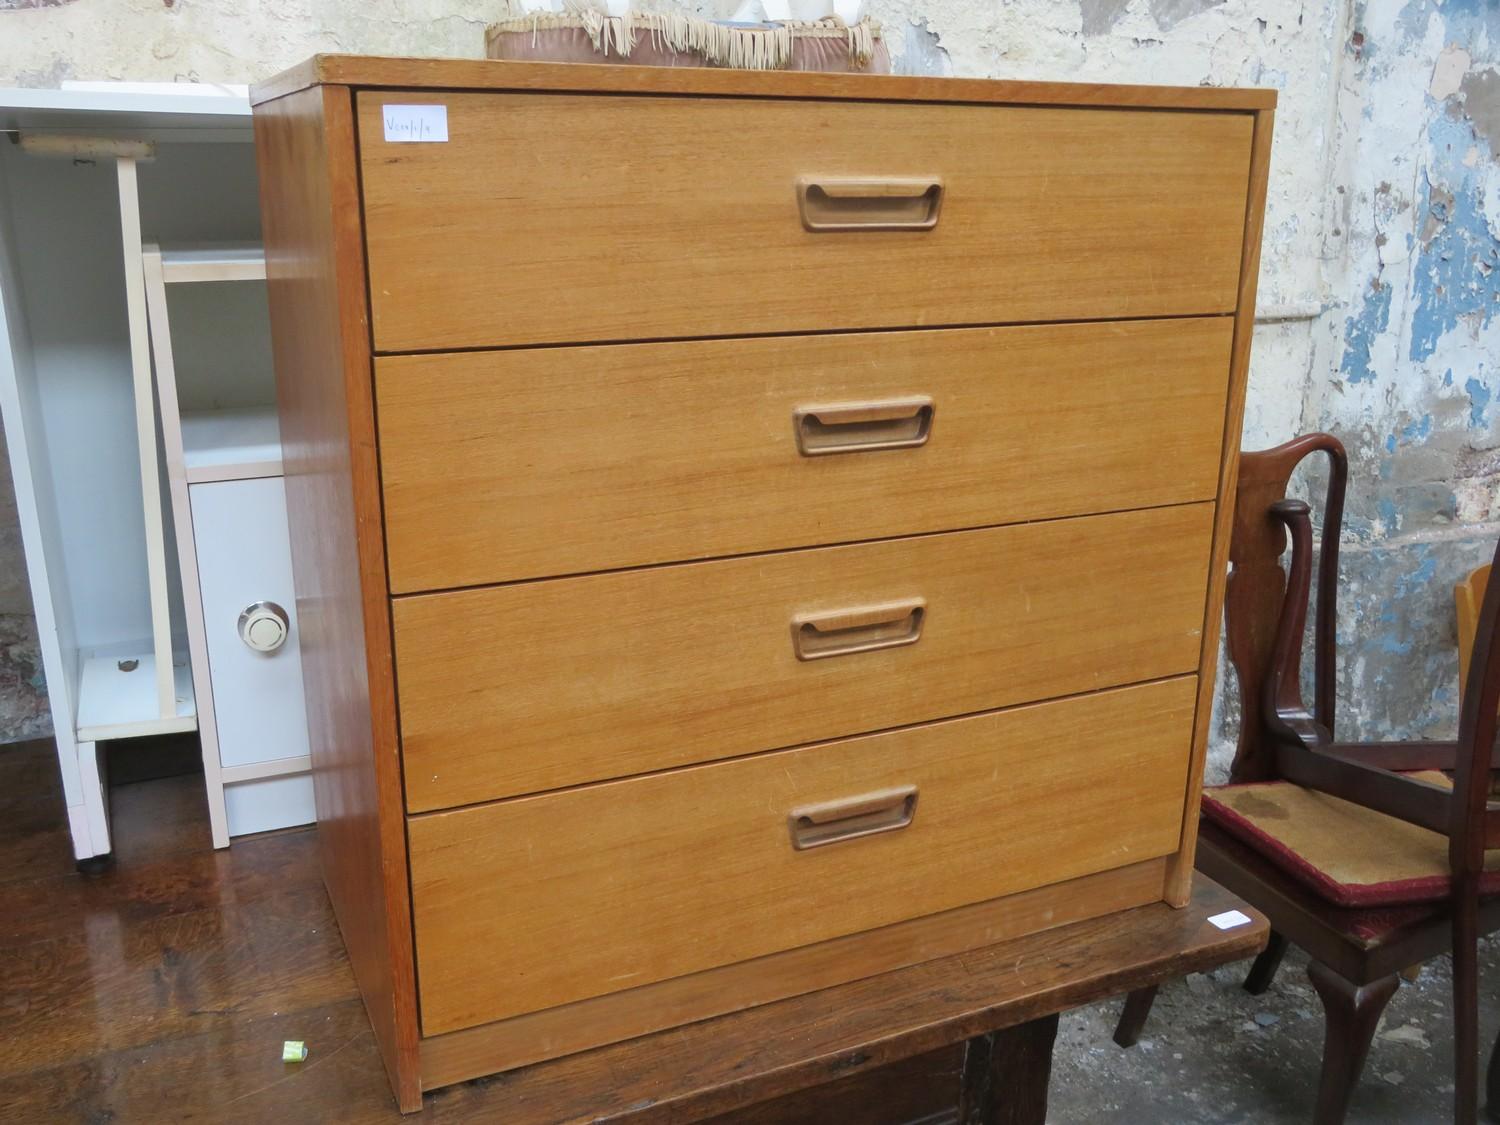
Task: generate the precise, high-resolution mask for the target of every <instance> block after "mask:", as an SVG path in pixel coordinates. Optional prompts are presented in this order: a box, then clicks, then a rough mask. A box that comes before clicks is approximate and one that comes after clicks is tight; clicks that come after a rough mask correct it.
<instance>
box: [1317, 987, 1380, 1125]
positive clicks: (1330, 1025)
mask: <svg viewBox="0 0 1500 1125" xmlns="http://www.w3.org/2000/svg"><path fill="white" fill-rule="evenodd" d="M1307 976H1308V979H1310V980H1311V981H1312V985H1313V987H1314V988H1315V989H1317V991H1318V997H1319V999H1321V1000H1322V1001H1323V1015H1324V1019H1325V1021H1326V1022H1325V1024H1324V1031H1323V1073H1322V1077H1321V1078H1320V1079H1319V1080H1318V1107H1317V1111H1316V1112H1315V1113H1314V1114H1313V1121H1314V1123H1315V1125H1341V1123H1342V1122H1343V1120H1344V1115H1345V1114H1346V1113H1348V1112H1349V1099H1350V1097H1351V1096H1352V1095H1353V1093H1354V1085H1355V1083H1356V1082H1358V1081H1359V1074H1360V1071H1362V1070H1364V1068H1365V1056H1366V1055H1368V1054H1369V1053H1370V1040H1371V1039H1373V1038H1374V1037H1375V1025H1376V1024H1377V1023H1378V1022H1379V1021H1380V1013H1381V1012H1382V1011H1384V1010H1385V1006H1386V1003H1387V1002H1388V1001H1389V1000H1390V998H1391V997H1392V996H1394V995H1395V993H1396V986H1397V985H1398V984H1399V983H1400V980H1401V978H1400V977H1399V976H1397V975H1396V974H1395V973H1392V974H1391V975H1390V976H1388V977H1381V978H1380V979H1379V980H1375V981H1371V982H1370V983H1369V984H1362V985H1355V984H1353V983H1352V982H1350V981H1349V980H1347V979H1346V978H1344V977H1342V976H1340V975H1339V974H1338V973H1336V972H1334V971H1333V970H1332V969H1330V968H1329V967H1328V966H1327V965H1325V964H1323V963H1322V962H1321V961H1313V962H1312V963H1311V964H1309V965H1308V966H1307Z"/></svg>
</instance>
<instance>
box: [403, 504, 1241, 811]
mask: <svg viewBox="0 0 1500 1125" xmlns="http://www.w3.org/2000/svg"><path fill="white" fill-rule="evenodd" d="M1212 519H1213V505H1211V504H1189V505H1183V506H1180V507H1174V508H1158V509H1150V510H1146V511H1140V512H1125V513H1120V514H1115V515H1104V516H1088V517H1083V518H1080V519H1075V520H1056V521H1052V522H1046V523H1035V524H1024V525H1018V526H1012V527H1002V528H990V529H986V530H981V531H965V532H954V533H951V534H946V535H934V536H920V537H916V538H911V539H896V540H887V541H884V542H878V543H862V544H856V545H853V546H846V547H826V548H818V549H815V550H808V551H793V552H787V553H784V554H776V555H761V556H753V557H749V558H743V559H730V560H725V561H718V562H705V563H689V564H685V565H681V566H667V567H656V568H652V569H647V570H635V571H621V572H617V573H614V574H600V575H590V576H588V577H584V578H562V579H552V580H548V581H545V582H531V583H523V584H518V585H514V586H500V587H490V588H485V589H479V590H465V591H460V592H456V593H448V594H419V595H414V596H411V597H406V598H399V599H397V600H396V602H395V608H394V615H395V622H396V665H397V677H398V680H399V682H400V685H401V726H402V742H403V746H404V750H405V760H406V797H407V808H408V810H409V811H411V812H419V811H427V810H432V809H437V808H444V807H451V806H453V805H459V804H473V803H476V802H479V801H485V800H491V799H494V798H498V797H505V796H513V795H517V794H521V793H532V792H537V791H539V790H543V789H553V788H558V787H561V786H565V785H572V784H577V783H580V782H584V781H590V780H598V779H603V778H609V777H623V776H626V775H629V774H635V773H641V772H645V771H648V770H656V769H663V768H666V767H669V766H678V765H684V764H687V763H691V762H701V761H708V760H711V759H716V758H725V757H731V756H733V755H737V754H747V753H753V752H756V751H760V750H770V749H775V748H778V747H784V746H793V745H796V744H798V743H802V742H808V741H812V740H816V739H824V738H834V737H838V736H841V735H847V734H854V733H858V732H860V731H870V730H878V729H883V728H885V727H891V726H897V725H901V724H906V723H916V722H921V721H925V720H929V719H938V718H943V717H946V716H951V715H960V714H965V713H968V712H972V711H981V710H986V709H989V708H995V707H1004V706H1008V705H1011V704H1016V703H1027V702H1031V701H1034V700H1039V699H1046V698H1050V697H1053V696H1059V695H1067V694H1071V693H1074V692H1081V691H1092V690H1096V689H1099V688H1106V687H1113V686H1116V685H1119V684H1124V683H1130V682H1135V681H1139V680H1147V679H1156V678H1160V677H1163V676H1171V675H1176V674H1179V673H1183V672H1189V671H1192V670H1193V669H1194V667H1195V666H1196V665H1197V662H1198V657H1199V637H1198V630H1199V629H1200V628H1201V627H1202V622H1203V600H1204V593H1205V586H1206V581H1207V573H1206V563H1207V558H1208V544H1209V528H1210V523H1211V521H1212ZM913 598H924V599H926V610H925V617H924V621H923V624H922V631H921V637H920V639H919V640H918V641H917V642H916V643H915V644H908V645H905V646H903V647H899V648H889V649H884V650H882V651H876V652H861V653H855V654H853V655H848V656H835V657H828V658H825V659H820V660H798V659H797V657H796V654H795V652H794V650H793V643H792V641H793V634H792V629H791V623H792V621H793V619H794V618H796V617H798V616H799V615H803V614H815V613H838V612H840V611H843V610H850V609H856V608H860V607H866V606H880V605H890V604H896V603H904V602H907V601H908V600H910V599H913ZM497 638H503V643H497Z"/></svg>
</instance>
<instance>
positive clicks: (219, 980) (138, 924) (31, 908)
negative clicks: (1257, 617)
mask: <svg viewBox="0 0 1500 1125" xmlns="http://www.w3.org/2000/svg"><path fill="white" fill-rule="evenodd" d="M112 765H114V766H115V768H114V770H113V772H114V775H115V776H114V781H115V785H114V788H113V792H112V813H113V817H114V824H115V840H116V860H117V862H116V864H115V867H114V868H113V869H112V870H111V871H109V872H108V873H106V874H104V875H99V876H94V877H85V876H83V875H79V874H78V873H77V872H76V871H75V869H74V865H73V859H72V850H71V845H70V843H69V840H68V834H67V830H66V826H65V821H64V813H63V802H62V798H61V795H60V793H59V791H58V785H57V780H56V773H57V766H56V759H55V756H54V754H53V750H52V747H51V744H50V743H29V744H23V745H19V746H6V747H0V1019H3V1024H0V1123H4V1125H19V1123H23V1122H24V1123H31V1122H37V1123H46V1125H53V1123H57V1122H88V1123H96V1122H115V1123H118V1122H151V1123H152V1125H160V1123H162V1122H194V1121H202V1122H216V1123H217V1122H254V1123H255V1125H282V1123H286V1122H303V1121H307V1122H320V1123H323V1122H347V1123H356V1122H358V1123H364V1122H394V1121H402V1120H406V1121H413V1120H416V1121H422V1122H428V1121H435V1122H458V1121H463V1122H472V1121H479V1120H498V1121H503V1120H504V1118H505V1113H504V1112H503V1108H502V1107H503V1102H504V1099H505V1098H506V1097H507V1096H508V1091H507V1089H506V1082H505V1079H504V1078H503V1077H502V1078H496V1079H490V1080H481V1081H479V1082H470V1083H465V1084H463V1085H460V1086H455V1087H451V1088H449V1089H446V1090H442V1091H439V1092H438V1093H436V1094H432V1095H429V1096H428V1097H427V1099H426V1104H425V1107H424V1109H423V1112H422V1113H421V1115H420V1116H418V1117H413V1118H402V1117H401V1115H400V1114H398V1113H397V1112H396V1109H395V1105H394V1102H393V1101H392V1100H391V1095H390V1092H389V1088H388V1087H387V1085H386V1081H385V1075H384V1073H383V1072H382V1070H381V1067H380V1061H379V1058H378V1056H377V1054H376V1049H375V1041H374V1038H373V1036H372V1035H371V1033H370V1027H369V1024H368V1022H367V1021H366V1019H365V1013H364V1007H363V1005H362V1003H361V1001H360V1000H359V997H358V995H357V994H356V992H355V987H354V978H353V977H352V976H351V975H350V972H349V964H348V961H347V959H346V957H345V955H344V948H343V945H342V943H341V941H340V940H339V935H338V930H337V928H336V926H335V924H334V920H333V915H332V913H331V910H330V908H329V905H328V898H327V896H326V894H325V893H324V890H323V886H322V883H321V882H320V879H319V875H318V868H317V860H316V853H315V849H314V836H313V833H312V831H311V830H292V831H287V832H280V833H271V834H267V835H264V836H260V837H254V838H242V839H240V840H237V841H236V842H235V844H234V846H233V848H231V849H229V850H227V851H220V852H215V851H213V850H212V849H211V847H210V840H209V831H208V819H207V811H206V808H205V807H204V798H203V787H202V779H201V777H199V776H196V775H187V776H180V775H179V776H174V777H166V778H159V779H155V780H136V781H130V782H128V783H126V784H119V780H120V774H121V773H122V772H124V771H123V770H122V769H121V768H118V767H119V766H120V765H128V760H127V761H126V762H121V761H120V760H119V759H118V758H116V759H115V762H114V763H112ZM286 1039H300V1040H303V1041H305V1042H306V1043H307V1046H308V1050H309V1055H308V1058H307V1061H306V1062H304V1063H301V1064H286V1063H283V1062H282V1061H281V1045H282V1041H283V1040H286ZM960 1058H961V1049H960V1048H955V1049H954V1050H952V1051H944V1052H938V1053H935V1054H933V1055H930V1056H925V1057H922V1058H917V1059H911V1060H909V1061H907V1062H906V1063H904V1064H900V1066H899V1068H898V1069H899V1070H900V1074H899V1075H896V1074H893V1075H892V1078H893V1079H895V1081H892V1082H890V1083H888V1084H886V1085H885V1087H884V1093H883V1094H882V1104H881V1105H880V1107H879V1109H878V1110H875V1109H866V1110H864V1111H862V1112H861V1113H860V1114H859V1116H860V1118H861V1125H884V1123H887V1122H892V1123H893V1122H899V1121H911V1120H913V1119H914V1118H918V1117H923V1116H926V1114H925V1113H924V1109H925V1108H926V1107H930V1106H932V1105H934V1104H936V1105H941V1104H943V1098H944V1097H946V1096H947V1095H948V1093H949V1092H950V1091H951V1090H953V1089H954V1088H956V1079H957V1067H958V1065H959V1061H960ZM840 1085H841V1084H840V1083H838V1082H835V1083H833V1084H832V1085H831V1086H829V1087H825V1088H824V1089H823V1090H821V1091H817V1092H811V1093H810V1096H809V1097H807V1098H805V1099H803V1100H801V1101H800V1102H798V1108H797V1110H796V1111H795V1112H791V1111H789V1110H788V1109H787V1107H786V1106H784V1105H783V1106H778V1105H777V1103H769V1104H768V1105H766V1106H763V1107H760V1108H758V1109H755V1110H748V1111H744V1112H741V1113H736V1114H734V1115H732V1116H731V1117H727V1118H721V1119H719V1120H718V1122H716V1123H715V1125H772V1123H776V1125H787V1123H789V1122H793V1121H800V1122H815V1121H817V1122H824V1121H828V1120H830V1118H829V1116H828V1115H827V1114H826V1113H824V1112H822V1111H821V1110H820V1109H819V1108H818V1107H819V1106H820V1105H822V1106H827V1105H830V1104H832V1103H833V1101H834V1100H835V1099H837V1098H838V1096H839V1095H840V1094H841V1092H842V1091H841V1090H840V1088H839V1087H840ZM872 1114H873V1116H871V1115H872ZM836 1116H843V1114H836Z"/></svg>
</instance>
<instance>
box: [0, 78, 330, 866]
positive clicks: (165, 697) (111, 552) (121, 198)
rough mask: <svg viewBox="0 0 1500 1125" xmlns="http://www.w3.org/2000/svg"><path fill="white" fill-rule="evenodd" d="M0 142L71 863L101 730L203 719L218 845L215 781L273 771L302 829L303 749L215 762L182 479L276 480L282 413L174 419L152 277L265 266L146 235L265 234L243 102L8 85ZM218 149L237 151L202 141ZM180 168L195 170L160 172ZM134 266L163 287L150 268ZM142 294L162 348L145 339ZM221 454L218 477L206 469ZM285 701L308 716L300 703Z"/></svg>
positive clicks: (30, 550) (176, 89)
mask: <svg viewBox="0 0 1500 1125" xmlns="http://www.w3.org/2000/svg"><path fill="white" fill-rule="evenodd" d="M0 131H3V132H6V133H10V134H13V135H14V134H19V136H20V139H21V140H22V144H21V145H19V146H18V145H12V144H9V143H3V144H0V419H3V423H4V427H5V433H6V439H7V445H8V447H9V454H10V459H11V468H12V475H13V478H14V482H15V488H16V493H17V507H18V511H19V514H20V523H21V533H22V542H23V547H24V549H25V553H26V561H27V574H28V578H29V581H30V585H31V591H32V597H33V602H34V605H35V611H36V617H37V626H38V633H39V635H40V643H41V650H42V663H43V667H44V671H45V673H46V677H47V684H48V694H49V701H50V705H51V711H52V719H53V727H54V733H55V738H56V742H57V751H58V761H59V767H60V771H61V776H62V781H63V790H64V795H65V799H66V803H67V808H68V820H69V825H70V828H71V830H72V835H73V842H74V849H75V853H76V855H77V857H78V858H79V860H80V861H83V860H86V859H88V858H89V857H95V856H101V855H105V854H107V853H109V852H110V850H111V842H110V827H109V822H108V803H107V794H106V790H105V778H104V777H103V763H102V761H101V757H102V755H101V749H102V747H101V746H100V744H101V743H102V742H103V741H105V740H107V739H118V738H132V737H137V736H142V735H148V734H157V733H165V732H173V731H191V730H193V729H194V728H195V727H198V728H200V735H201V737H202V740H203V752H204V773H205V781H206V785H207V789H208V802H209V809H210V821H211V825H212V828H213V842H214V844H215V846H219V847H222V846H225V845H226V844H227V843H228V841H229V836H230V835H231V834H232V833H233V832H234V826H233V825H232V824H231V823H229V822H230V821H231V820H232V819H233V818H232V817H229V816H227V815H226V811H225V809H226V804H225V798H224V792H223V787H224V785H226V784H227V785H231V786H232V785H235V784H239V783H246V782H256V781H257V780H262V779H268V778H270V779H275V780H277V781H278V783H279V784H281V785H282V788H281V789H280V790H277V791H276V792H277V793H278V794H279V796H278V797H277V799H278V800H281V801H282V802H283V803H284V804H286V805H288V807H289V808H290V810H291V811H290V812H289V813H288V812H285V811H283V813H282V815H281V818H280V820H281V822H282V823H294V822H297V821H298V818H299V817H300V819H302V820H306V819H310V817H311V795H310V779H308V778H306V777H300V778H296V777H291V776H288V775H289V772H290V771H295V770H296V769H297V767H298V766H299V765H301V766H303V767H305V759H302V760H301V761H300V762H299V757H300V756H299V755H297V754H291V755H290V756H289V757H288V755H285V754H282V755H280V756H278V757H277V758H276V760H275V761H273V762H269V763H263V762H255V763H252V764H249V765H239V766H236V767H233V768H231V769H228V770H226V769H223V768H221V764H220V761H219V756H218V750H219V747H218V742H219V739H218V731H217V728H216V726H215V723H214V710H213V693H212V680H211V667H210V662H209V660H208V658H207V656H206V655H205V654H206V645H205V642H204V635H203V627H202V618H203V613H202V605H201V601H200V599H199V592H198V587H199V583H198V575H197V573H196V557H197V552H196V550H194V545H193V542H192V536H191V526H192V525H191V516H190V514H188V498H187V491H186V488H187V485H188V484H189V483H191V482H192V481H194V480H200V481H209V480H219V479H246V478H253V477H256V476H259V475H264V474H266V473H268V472H270V471H272V470H274V472H275V473H276V474H279V472H280V452H279V444H278V443H277V441H276V436H275V429H274V415H271V416H270V420H271V422H272V426H271V428H270V429H269V431H268V430H267V427H266V425H265V422H266V415H265V412H264V411H261V412H259V418H258V420H257V419H256V418H254V417H250V418H238V419H236V417H235V413H236V412H232V411H231V412H223V413H222V415H221V416H217V417H212V418H208V419H203V420H199V419H187V418H182V417H181V416H180V415H179V414H178V412H177V410H176V398H175V396H176V391H177V380H176V378H175V372H172V374H173V378H171V379H170V380H168V381H167V384H169V385H167V384H163V383H162V381H161V380H160V370H159V367H160V362H161V358H162V355H163V347H165V349H166V355H167V358H168V360H169V362H170V358H171V355H170V353H171V339H170V334H169V331H168V322H167V318H166V313H165V308H166V301H165V297H164V292H163V291H164V289H165V286H167V285H169V284H172V283H175V282H189V283H190V282H195V281H210V280H253V279H255V278H263V277H264V263H263V260H262V258H261V256H260V254H259V249H258V247H248V246H237V247H230V248H223V247H212V248H207V249H200V250H197V251H187V252H184V253H183V254H181V255H174V254H172V253H167V254H163V255H160V256H156V255H154V254H152V253H149V252H148V250H147V248H146V247H144V246H143V244H142V234H141V227H142V216H143V214H148V213H149V212H151V211H152V208H153V206H154V207H155V223H156V225H158V226H166V227H171V228H174V229H172V230H170V231H167V232H164V233H169V234H171V235H172V236H174V237H176V236H177V234H178V231H177V230H176V229H175V228H177V227H182V228H184V229H185V230H186V232H187V235H188V237H190V238H197V237H201V233H202V231H204V230H211V229H213V228H214V226H215V221H216V219H217V218H218V212H216V210H215V209H216V207H225V208H229V209H231V210H233V211H234V212H235V216H236V218H235V221H236V222H238V223H239V224H240V225H241V226H243V225H244V224H245V223H246V222H248V223H250V224H257V223H258V216H256V214H255V212H256V208H255V206H254V185H253V178H254V177H253V156H252V155H250V153H251V150H250V149H249V148H248V145H249V142H250V141H251V139H252V136H251V130H250V118H249V106H248V104H247V102H246V100H245V96H244V93H243V91H228V90H224V89H215V88H203V87H192V86H184V85H169V86H165V87H158V88H145V89H140V88H131V87H129V86H128V85H119V86H112V85H107V84H93V85H90V86H88V87H86V88H81V89H65V90H60V91H58V90H4V91H0ZM226 144H228V145H232V146H234V148H233V149H223V150H217V149H216V150H209V149H204V148H201V147H200V146H203V145H221V146H222V145H226ZM240 146H246V147H244V148H241V147H240ZM194 150H197V151H196V152H195V151H194ZM44 152H50V153H51V154H52V159H48V157H47V156H46V155H43V153H44ZM210 152H220V153H233V154H236V157H235V159H234V160H233V161H231V163H233V164H234V165H235V169H236V171H237V172H239V173H241V174H240V175H239V178H238V179H237V180H233V181H228V182H226V177H228V176H230V175H231V173H229V172H225V171H222V170H221V169H220V168H219V166H220V165H222V164H224V163H225V162H224V161H222V160H220V161H217V162H216V161H214V160H213V159H211V158H210V157H209V156H207V155H204V154H207V153H210ZM153 155H155V156H157V157H159V158H160V163H159V164H158V165H157V166H156V167H155V168H152V169H150V171H151V174H152V176H153V178H154V179H153V183H154V187H155V190H156V191H157V192H158V194H160V192H161V191H162V190H163V188H164V187H166V188H169V189H171V191H169V192H168V194H171V192H172V191H175V192H178V193H179V194H178V196H177V197H174V198H173V199H172V200H168V201H163V200H162V199H160V198H158V199H155V200H153V199H152V198H151V194H152V189H151V187H150V186H148V185H147V184H146V183H145V182H144V179H143V175H144V173H143V169H142V165H141V163H140V162H141V161H142V160H143V159H144V160H148V161H149V159H150V158H151V157H152V156H153ZM179 165H180V167H181V169H182V172H183V175H184V176H187V177H188V178H189V179H192V178H193V177H197V179H196V180H193V182H189V183H177V182H175V181H173V180H172V179H171V178H170V177H168V178H165V179H164V176H167V168H168V166H171V167H172V168H176V167H178V166H179ZM111 166H112V167H111ZM245 168H248V169H249V170H250V176H249V179H250V184H249V185H248V188H247V187H246V185H245V184H244V183H243V180H244V178H245V177H244V176H243V174H242V173H243V170H244V169H245ZM110 171H112V172H113V176H112V177H111V178H112V179H113V183H112V184H110V183H107V181H106V178H105V177H106V175H107V174H108V173H109V172H110ZM173 174H174V175H175V172H174V173H173ZM247 192H248V194H247ZM226 213H227V212H226ZM246 216H249V218H248V219H247V218H246ZM152 233H155V231H154V230H153V231H152ZM251 233H252V234H253V231H252V232H251ZM236 237H239V236H238V235H236ZM116 238H118V239H119V242H118V243H117V244H115V245H116V246H117V249H115V250H113V251H110V250H109V246H110V245H111V244H112V243H114V240H115V239H116ZM111 259H112V260H111ZM148 260H149V262H150V268H151V269H153V270H156V271H157V272H158V273H159V277H157V276H156V275H148ZM158 283H159V284H158ZM153 284H156V288H157V290H158V291H157V292H156V294H155V297H154V298H153V296H152V293H153ZM153 300H155V302H156V303H158V304H159V305H160V309H159V313H160V315H159V317H158V318H157V319H158V321H159V323H160V325H161V332H160V337H161V339H160V340H156V339H153V336H152V327H153V326H152V318H151V316H150V315H149V305H150V304H151V303H152V302H153ZM6 345H8V346H6ZM153 353H154V358H155V359H156V361H157V366H158V372H157V374H158V378H157V380H155V381H153ZM158 395H160V396H161V402H162V405H163V406H164V407H165V406H167V404H168V403H167V399H168V398H169V397H171V399H172V403H171V405H172V409H171V410H170V411H169V412H166V413H164V414H162V415H160V416H159V415H158V412H157V409H156V404H157V396H158ZM267 402H268V403H269V397H268V399H267ZM256 413H257V412H255V411H250V412H249V414H250V415H255V414H256ZM205 425H206V426H207V427H208V428H207V430H206V431H205V430H204V429H203V426H205ZM158 427H159V428H158ZM226 427H228V429H229V431H232V432H225V428H226ZM236 427H238V428H236ZM225 457H229V458H230V463H229V464H227V465H216V464H213V463H212V462H213V461H214V459H215V458H217V459H218V460H220V461H223V459H224V458H225ZM195 458H196V463H195ZM225 474H228V475H225ZM235 474H238V475H237V476H236V475H235ZM163 478H165V479H166V483H167V485H168V486H169V487H168V492H169V493H170V495H169V496H168V495H164V492H163V487H162V482H163ZM179 485H180V487H179ZM280 534H283V535H284V528H283V529H280ZM169 536H171V537H172V538H173V541H174V546H175V549H174V550H170V551H169V550H168V547H167V543H168V537H169ZM179 572H180V574H179ZM190 657H191V660H190ZM190 664H191V668H190ZM195 689H196V690H195ZM276 702H277V701H274V700H273V701H268V705H274V704H275V703H276ZM295 707H296V708H297V709H298V713H299V714H300V708H301V699H300V694H298V697H297V698H296V700H295ZM273 749H274V748H273ZM288 784H292V785H296V786H302V787H305V788H306V789H307V793H306V794H302V793H300V790H299V791H298V792H295V793H293V792H291V791H289V790H287V789H286V788H285V786H286V785H288ZM268 792H269V791H268ZM304 810H305V811H304ZM287 816H290V817H291V819H287ZM250 819H251V820H255V819H256V818H255V817H251V818H250ZM265 819H266V818H265V817H262V818H261V820H265ZM269 819H270V820H272V821H275V820H277V817H276V816H275V815H272V816H270V818H269ZM264 826H272V825H270V824H266V825H264ZM242 830H257V828H255V827H251V828H246V829H242Z"/></svg>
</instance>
